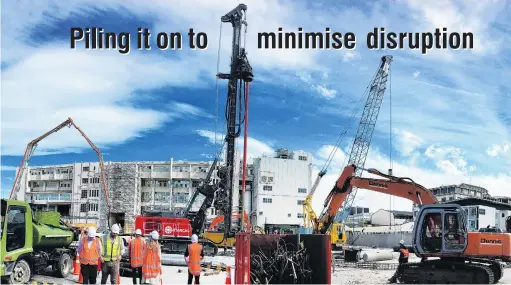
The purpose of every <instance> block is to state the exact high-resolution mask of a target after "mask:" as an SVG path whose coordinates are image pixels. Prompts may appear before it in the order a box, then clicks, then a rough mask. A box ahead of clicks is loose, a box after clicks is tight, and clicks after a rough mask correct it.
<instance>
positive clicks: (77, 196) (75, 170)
mask: <svg viewBox="0 0 511 285" xmlns="http://www.w3.org/2000/svg"><path fill="white" fill-rule="evenodd" d="M237 157H238V159H236V161H237V163H236V164H235V169H234V170H235V172H234V173H235V175H236V176H237V177H239V183H235V184H234V186H233V193H234V194H233V197H232V198H233V210H235V209H237V206H238V201H239V199H238V198H239V196H238V193H239V192H238V191H239V189H241V188H240V187H241V184H242V173H241V171H240V169H241V167H240V166H241V163H240V159H239V153H237ZM311 157H312V155H311V154H308V153H303V152H301V151H298V152H295V153H292V152H291V153H288V157H285V155H284V154H283V153H280V154H279V156H278V157H276V158H275V157H266V156H265V157H262V158H256V159H254V161H255V162H254V165H248V166H247V176H246V192H245V197H244V208H245V211H246V212H247V213H250V214H251V215H252V219H251V223H254V224H258V225H260V226H262V225H263V224H264V223H265V222H267V221H268V219H267V217H269V221H270V222H271V223H273V224H278V223H282V224H285V225H289V224H292V225H298V224H299V223H300V222H303V217H301V214H302V208H301V205H300V201H303V200H305V196H306V195H307V192H308V189H309V188H310V176H311V175H310V174H311V167H312V163H311ZM211 165H212V162H188V161H174V160H173V159H172V158H171V159H170V161H142V162H105V163H104V173H105V178H106V187H107V193H108V198H109V202H110V214H111V216H112V217H113V221H111V222H118V223H120V224H121V226H123V228H124V229H125V230H126V231H128V232H129V231H131V230H132V226H133V223H134V218H135V216H136V215H139V214H142V213H144V212H151V211H173V212H177V213H180V212H181V213H182V212H183V211H184V209H185V207H186V206H187V205H188V203H189V200H190V198H191V196H192V195H193V193H194V190H195V189H196V188H197V186H199V184H200V182H201V181H202V180H203V179H205V178H206V175H207V173H208V171H209V168H210V167H211ZM25 173H26V176H25V177H24V178H23V179H22V180H21V182H22V187H21V189H20V193H19V195H18V197H19V198H20V199H25V200H26V201H29V202H32V203H34V204H35V205H36V207H38V208H39V209H44V210H53V211H59V212H60V213H61V214H62V217H63V218H64V219H65V220H67V221H69V222H72V223H94V224H98V225H99V226H100V227H106V225H107V206H108V205H107V203H106V199H105V195H104V187H103V183H102V180H101V170H100V167H99V163H98V162H83V163H73V164H65V165H51V166H34V167H29V169H28V171H27V172H25ZM254 177H257V179H258V181H259V183H258V184H257V187H259V188H261V189H258V188H256V187H253V182H254ZM213 179H214V180H216V179H218V177H217V174H216V171H214V172H213ZM268 186H270V188H268ZM263 188H264V189H263ZM273 188H275V189H273ZM253 189H256V191H252V190H253ZM268 189H270V190H268ZM257 190H260V191H257ZM268 191H271V195H268ZM261 192H264V194H266V195H264V194H259V193H261ZM258 194H259V195H258ZM263 196H264V197H266V199H265V200H264V203H263V198H262V197H263ZM270 196H271V197H270ZM200 198H201V197H200V196H199V199H197V200H196V204H194V205H193V206H194V207H198V206H200V203H201V202H202V201H201V199H200ZM268 198H269V199H270V200H271V202H273V200H275V203H277V201H281V202H284V204H286V203H287V204H289V203H291V201H292V203H293V204H294V205H296V206H294V207H292V208H293V209H290V211H291V212H290V213H287V212H286V213H285V214H283V213H280V214H279V211H277V212H275V213H272V211H273V210H272V209H270V208H268V207H265V206H266V204H267V202H268V201H269V200H268ZM258 199H259V200H261V201H259V200H258ZM279 199H280V200H279ZM295 208H296V209H295ZM255 213H258V214H257V215H255ZM209 214H210V217H209V218H212V217H214V216H215V215H216V212H215V211H214V209H211V210H210V212H209ZM288 214H292V217H293V218H292V219H288V218H290V217H289V216H288ZM281 215H284V216H282V217H280V216H281Z"/></svg>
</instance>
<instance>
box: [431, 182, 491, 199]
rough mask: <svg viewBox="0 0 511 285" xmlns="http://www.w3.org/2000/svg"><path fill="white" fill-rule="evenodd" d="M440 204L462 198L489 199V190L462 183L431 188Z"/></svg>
mask: <svg viewBox="0 0 511 285" xmlns="http://www.w3.org/2000/svg"><path fill="white" fill-rule="evenodd" d="M430 190H431V192H433V195H435V196H436V197H437V199H438V201H439V202H441V203H445V202H449V201H452V200H457V199H462V198H471V197H474V198H489V197H490V194H488V190H486V189H484V188H483V187H479V186H474V185H470V184H465V183H462V184H460V185H447V186H440V187H436V188H431V189H430Z"/></svg>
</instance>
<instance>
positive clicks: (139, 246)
mask: <svg viewBox="0 0 511 285" xmlns="http://www.w3.org/2000/svg"><path fill="white" fill-rule="evenodd" d="M144 247H145V241H144V239H142V231H141V230H140V229H136V230H135V237H134V238H133V239H132V240H131V241H130V245H129V247H128V252H129V254H128V256H129V257H130V263H131V270H132V272H133V284H135V285H136V284H137V278H138V279H139V284H142V264H143V261H144Z"/></svg>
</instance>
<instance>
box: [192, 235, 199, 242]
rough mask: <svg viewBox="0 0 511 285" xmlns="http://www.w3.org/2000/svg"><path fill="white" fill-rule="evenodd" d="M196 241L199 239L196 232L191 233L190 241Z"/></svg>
mask: <svg viewBox="0 0 511 285" xmlns="http://www.w3.org/2000/svg"><path fill="white" fill-rule="evenodd" d="M198 241H199V237H198V236H197V235H196V234H193V235H192V242H193V243H196V242H198Z"/></svg>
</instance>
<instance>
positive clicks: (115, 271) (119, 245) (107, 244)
mask: <svg viewBox="0 0 511 285" xmlns="http://www.w3.org/2000/svg"><path fill="white" fill-rule="evenodd" d="M120 230H121V229H120V227H119V225H117V224H114V225H113V226H112V228H111V229H110V234H109V235H103V240H102V241H101V243H102V245H103V250H102V254H101V273H102V274H101V284H106V279H107V278H108V275H110V283H111V284H117V277H118V276H119V267H120V262H121V256H122V254H123V253H124V243H123V241H122V239H121V237H120V236H119V232H120Z"/></svg>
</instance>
